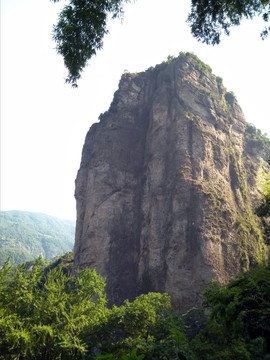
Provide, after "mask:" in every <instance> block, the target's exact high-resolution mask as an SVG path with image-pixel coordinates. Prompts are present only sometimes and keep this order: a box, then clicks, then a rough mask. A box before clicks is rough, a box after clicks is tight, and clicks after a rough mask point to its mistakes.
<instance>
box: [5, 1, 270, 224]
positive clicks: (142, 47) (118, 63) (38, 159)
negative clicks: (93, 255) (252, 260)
mask: <svg viewBox="0 0 270 360" xmlns="http://www.w3.org/2000/svg"><path fill="white" fill-rule="evenodd" d="M63 4H64V2H63V1H62V2H60V3H57V4H55V3H53V2H52V1H49V0H38V1H37V0H2V2H1V210H14V209H17V210H26V211H39V212H43V213H47V214H50V215H54V216H58V217H61V218H66V219H75V217H76V206H75V200H74V196H73V194H74V181H75V178H76V174H77V170H78V168H79V164H80V157H81V151H82V147H83V143H84V138H85V136H86V133H87V131H88V129H89V127H90V126H91V124H93V123H94V122H97V121H98V116H99V114H100V113H101V112H104V111H106V110H107V109H108V107H109V105H110V103H111V101H112V98H113V93H114V92H115V91H116V90H117V87H118V82H119V80H120V77H121V74H122V73H123V72H124V70H126V69H127V70H128V71H130V72H139V71H143V70H146V69H147V68H148V67H150V66H154V65H156V64H158V63H160V62H162V61H164V60H166V59H167V56H168V55H174V56H177V55H178V54H179V52H180V51H191V52H194V53H195V54H196V55H197V56H199V58H200V59H201V60H202V61H204V62H205V63H207V64H209V65H210V66H211V67H212V69H213V73H214V74H215V75H218V76H221V77H222V78H223V83H224V85H225V86H226V87H227V89H228V90H230V91H233V92H234V93H235V94H236V96H237V99H238V102H239V104H240V106H241V107H242V109H243V111H244V113H245V117H246V120H247V121H248V122H252V123H253V124H254V125H255V126H256V127H257V128H260V129H261V130H262V131H263V132H266V133H268V135H270V121H269V120H270V119H269V105H270V104H269V103H270V97H269V84H270V67H269V64H270V37H269V38H267V39H266V40H265V41H262V40H261V39H260V36H259V34H260V31H261V30H262V28H263V27H264V23H263V22H262V21H260V20H259V19H255V20H252V21H244V22H243V23H242V24H241V25H240V27H237V28H234V29H233V30H232V31H231V35H230V37H224V39H223V41H222V43H221V44H220V45H218V46H215V47H212V46H207V45H204V44H201V43H198V42H197V41H196V40H195V39H193V38H192V36H191V34H190V30H189V27H188V25H187V24H186V18H187V16H188V12H189V10H190V0H137V1H136V2H135V3H133V2H131V3H130V4H127V5H126V7H125V18H124V22H123V23H122V24H121V22H120V21H119V20H114V21H112V22H111V23H110V26H109V30H110V34H109V35H107V36H106V38H105V41H104V47H103V49H102V50H101V51H99V52H98V54H97V56H96V57H95V58H93V59H92V60H91V61H90V63H89V66H88V68H87V69H86V70H85V71H84V73H83V78H82V80H80V81H79V83H78V85H79V88H78V89H72V88H71V87H70V86H69V85H68V84H65V83H64V79H65V76H66V73H67V72H66V70H65V68H64V65H63V60H62V58H61V57H60V56H59V55H57V54H56V52H55V50H54V46H55V45H54V43H53V42H52V40H51V32H52V25H53V23H55V22H56V20H57V13H58V12H59V11H60V9H61V7H62V6H63Z"/></svg>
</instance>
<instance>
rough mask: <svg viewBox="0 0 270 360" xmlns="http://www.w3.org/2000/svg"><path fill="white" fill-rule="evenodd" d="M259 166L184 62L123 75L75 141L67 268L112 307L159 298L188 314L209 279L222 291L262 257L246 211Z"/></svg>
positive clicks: (240, 129) (210, 83)
mask: <svg viewBox="0 0 270 360" xmlns="http://www.w3.org/2000/svg"><path fill="white" fill-rule="evenodd" d="M267 156H268V154H267V149H266V146H265V145H264V144H263V143H262V142H260V141H259V139H257V138H256V137H254V138H252V139H251V138H250V136H249V138H247V136H246V124H245V121H244V117H243V113H242V111H241V109H240V107H239V105H238V104H237V101H236V100H235V98H234V96H233V95H232V94H231V93H226V89H225V88H224V87H223V85H222V83H221V79H220V78H216V77H215V76H214V75H212V73H211V69H210V68H209V67H208V66H207V65H205V64H203V63H202V62H201V61H200V60H199V59H197V58H196V57H195V56H193V55H191V54H181V55H180V56H179V58H176V59H174V60H173V61H171V63H162V64H160V65H157V66H156V67H155V68H152V69H148V70H147V71H146V72H143V73H139V74H124V75H123V76H122V78H121V81H120V84H119V89H118V91H117V92H116V93H115V96H114V100H113V102H112V104H111V106H110V109H109V110H108V111H107V112H106V113H104V114H102V115H101V116H100V122H99V123H97V124H94V125H93V126H92V127H91V128H90V130H89V132H88V134H87V136H86V140H85V144H84V148H83V153H82V161H81V166H80V169H79V172H78V176H77V179H76V193H75V196H76V199H77V230H76V240H75V250H74V251H75V255H74V256H75V259H74V261H75V268H77V267H79V268H84V267H91V268H96V270H97V272H98V273H100V274H101V275H103V276H105V277H106V279H107V293H108V297H109V299H110V301H111V302H112V303H113V302H114V303H117V304H120V303H121V302H122V301H123V300H124V299H126V298H129V299H133V298H134V297H135V296H137V295H138V294H139V293H142V292H148V291H159V292H167V293H169V294H170V295H171V298H172V302H173V305H174V307H175V308H177V309H179V310H180V311H182V312H183V311H185V310H187V309H188V308H190V307H191V306H195V305H198V304H199V303H200V301H201V292H202V290H203V289H204V288H205V287H206V286H207V285H208V284H209V283H210V281H211V280H212V279H213V278H216V279H217V280H218V281H220V282H225V281H227V280H228V279H229V278H231V277H233V276H234V275H235V274H236V273H238V272H239V271H241V270H245V269H247V268H248V267H249V266H251V265H253V264H256V263H257V262H258V261H259V260H260V259H262V258H263V257H264V256H265V249H264V245H263V243H262V238H261V234H260V231H259V229H258V227H257V224H256V219H255V217H254V215H253V207H254V204H255V203H256V200H257V199H258V193H257V190H256V181H257V176H258V174H259V172H260V171H263V170H265V169H266V168H267V164H266V162H265V160H264V159H266V158H267Z"/></svg>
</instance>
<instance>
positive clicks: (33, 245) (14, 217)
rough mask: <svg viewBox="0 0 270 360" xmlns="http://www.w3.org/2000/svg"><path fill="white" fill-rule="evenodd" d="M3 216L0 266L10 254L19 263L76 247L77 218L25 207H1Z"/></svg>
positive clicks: (0, 223)
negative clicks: (7, 209)
mask: <svg viewBox="0 0 270 360" xmlns="http://www.w3.org/2000/svg"><path fill="white" fill-rule="evenodd" d="M0 217H1V222H0V266H1V265H3V264H4V262H5V260H6V259H7V258H8V257H10V261H11V264H19V263H22V262H24V261H27V260H32V259H35V258H36V257H37V256H39V255H41V256H42V257H43V258H49V259H52V258H53V257H54V256H57V255H60V254H63V253H64V252H66V251H70V250H71V249H72V248H73V243H74V234H75V222H74V221H71V220H62V219H58V218H56V217H53V216H49V215H45V214H40V213H33V212H25V211H1V213H0Z"/></svg>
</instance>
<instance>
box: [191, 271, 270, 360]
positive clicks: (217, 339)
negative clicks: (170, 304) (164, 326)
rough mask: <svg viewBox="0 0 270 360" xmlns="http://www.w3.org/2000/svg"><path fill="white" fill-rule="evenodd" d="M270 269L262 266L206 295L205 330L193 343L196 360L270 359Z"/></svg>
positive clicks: (211, 288)
mask: <svg viewBox="0 0 270 360" xmlns="http://www.w3.org/2000/svg"><path fill="white" fill-rule="evenodd" d="M269 294H270V268H269V267H265V266H260V267H258V268H254V269H251V270H249V271H248V272H246V273H245V274H241V275H238V276H237V277H236V278H235V279H234V280H231V281H230V282H229V283H228V284H225V285H222V286H218V285H217V283H216V282H213V283H212V285H211V286H210V287H209V288H207V289H206V290H205V292H204V296H205V302H204V306H205V307H206V308H210V309H211V311H210V318H209V320H208V322H207V324H206V327H205V328H204V329H203V330H201V331H200V333H199V334H198V335H197V337H196V338H195V339H194V340H193V341H192V342H191V345H192V348H193V350H194V352H195V355H197V356H195V359H200V360H219V359H220V360H226V359H227V360H231V359H239V360H250V359H253V360H261V359H263V360H266V359H269V358H270V296H269Z"/></svg>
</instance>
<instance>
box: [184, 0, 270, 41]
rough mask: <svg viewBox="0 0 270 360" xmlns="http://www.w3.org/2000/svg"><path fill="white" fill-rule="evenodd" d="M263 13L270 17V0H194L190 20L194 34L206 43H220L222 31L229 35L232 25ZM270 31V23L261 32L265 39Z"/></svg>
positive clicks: (263, 15)
mask: <svg viewBox="0 0 270 360" xmlns="http://www.w3.org/2000/svg"><path fill="white" fill-rule="evenodd" d="M256 15H261V16H262V18H263V19H264V20H265V22H268V21H269V19H270V1H269V0H237V1H235V0H223V1H216V0H192V5H191V12H190V14H189V16H188V22H189V24H190V26H191V32H192V34H193V36H194V37H195V38H196V39H198V40H201V41H202V42H205V43H206V44H212V45H214V44H219V43H220V36H221V34H222V32H223V31H224V33H225V34H226V35H229V33H230V31H229V29H230V28H231V27H232V26H235V25H239V24H240V22H241V20H242V19H243V18H244V17H245V18H247V19H252V18H254V16H256ZM269 31H270V26H269V23H268V24H267V26H266V27H265V28H264V29H263V31H262V32H261V37H262V38H263V39H264V38H265V37H266V36H267V35H268V32H269Z"/></svg>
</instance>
